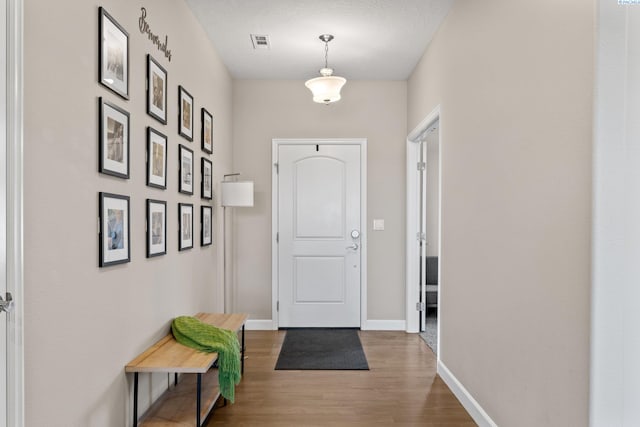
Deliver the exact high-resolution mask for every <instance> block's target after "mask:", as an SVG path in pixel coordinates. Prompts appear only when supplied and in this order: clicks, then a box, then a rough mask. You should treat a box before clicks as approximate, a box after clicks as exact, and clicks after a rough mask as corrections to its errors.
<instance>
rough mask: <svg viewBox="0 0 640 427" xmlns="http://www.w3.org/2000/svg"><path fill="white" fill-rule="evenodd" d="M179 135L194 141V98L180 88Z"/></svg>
mask: <svg viewBox="0 0 640 427" xmlns="http://www.w3.org/2000/svg"><path fill="white" fill-rule="evenodd" d="M178 134H179V135H180V136H183V137H184V138H186V139H187V140H189V141H193V96H191V94H190V93H189V92H187V90H186V89H185V88H184V87H182V86H178Z"/></svg>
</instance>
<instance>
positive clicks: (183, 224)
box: [178, 203, 193, 251]
mask: <svg viewBox="0 0 640 427" xmlns="http://www.w3.org/2000/svg"><path fill="white" fill-rule="evenodd" d="M191 248H193V204H191V203H178V250H179V251H184V250H187V249H191Z"/></svg>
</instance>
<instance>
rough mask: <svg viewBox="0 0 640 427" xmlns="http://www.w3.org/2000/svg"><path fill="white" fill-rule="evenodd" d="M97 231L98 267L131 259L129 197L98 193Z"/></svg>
mask: <svg viewBox="0 0 640 427" xmlns="http://www.w3.org/2000/svg"><path fill="white" fill-rule="evenodd" d="M98 196H99V205H100V206H99V215H98V217H99V221H100V231H99V233H98V240H99V245H100V248H99V252H100V259H99V260H98V264H99V265H100V267H107V266H109V265H115V264H122V263H125V262H129V261H131V250H130V241H129V236H130V233H129V197H128V196H121V195H118V194H111V193H102V192H100V193H99V195H98Z"/></svg>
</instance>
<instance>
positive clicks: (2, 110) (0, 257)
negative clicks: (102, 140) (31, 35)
mask: <svg viewBox="0 0 640 427" xmlns="http://www.w3.org/2000/svg"><path fill="white" fill-rule="evenodd" d="M0 22H3V23H4V22H7V2H6V0H0ZM0 58H2V60H0V63H1V64H3V65H4V64H6V63H7V62H6V61H7V33H6V30H5V27H4V26H3V30H2V31H0ZM0 129H1V132H0V164H2V168H1V169H0V170H2V171H3V172H4V171H5V170H6V164H7V70H6V67H4V66H2V67H0ZM6 224H7V180H6V174H5V173H0V297H2V298H3V299H4V298H5V295H6V292H7V228H6ZM7 348H8V346H7V314H6V313H2V312H0V427H6V426H7V422H8V420H7V416H6V414H7V407H8V405H7V397H8V396H7V378H8V376H7Z"/></svg>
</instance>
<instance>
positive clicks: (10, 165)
mask: <svg viewBox="0 0 640 427" xmlns="http://www.w3.org/2000/svg"><path fill="white" fill-rule="evenodd" d="M0 8H1V9H2V14H3V17H2V18H0V19H2V20H3V21H2V22H5V23H6V27H3V29H2V31H3V34H2V36H1V37H0V38H2V40H1V41H0V44H1V45H2V49H3V50H2V53H1V54H0V56H1V57H2V59H3V61H2V64H6V66H5V67H4V69H2V71H1V72H0V73H1V75H0V81H2V83H1V86H2V90H3V93H2V96H1V98H2V104H3V108H4V110H3V111H2V112H1V113H0V116H1V117H2V119H1V120H2V124H1V125H0V128H1V132H0V133H2V138H3V143H2V145H3V150H2V151H3V153H4V157H3V159H2V162H3V164H4V165H5V166H6V169H5V170H6V173H5V174H4V176H3V180H4V181H3V182H2V184H0V187H1V188H2V191H3V195H2V199H3V205H4V206H3V209H2V210H3V221H2V223H3V224H5V226H4V232H5V234H4V241H3V242H2V245H0V246H1V247H2V249H3V251H4V253H3V254H2V256H1V257H0V259H2V263H3V274H2V276H3V279H4V280H5V283H4V285H0V286H2V287H6V291H8V292H11V294H12V295H13V300H14V304H13V310H12V311H11V313H9V314H0V317H1V318H2V322H3V323H4V322H6V328H4V327H3V331H4V332H5V333H6V339H3V340H2V342H3V345H5V346H6V349H4V350H3V351H2V354H3V356H2V357H3V358H5V359H4V360H5V361H6V364H5V363H3V368H4V369H6V371H4V372H3V374H4V375H3V376H2V380H3V382H4V383H5V385H6V399H2V401H3V405H5V406H4V408H3V409H5V411H0V414H2V418H3V420H2V421H3V422H6V425H7V426H11V427H14V426H15V427H22V426H24V332H23V331H24V328H23V323H24V321H23V313H24V309H23V293H24V292H23V290H24V284H23V270H24V265H23V179H22V173H23V172H22V171H23V155H22V151H23V14H24V11H23V0H0ZM4 220H6V221H4ZM0 291H2V293H3V297H4V292H5V289H0ZM5 414H6V417H5ZM0 426H3V424H2V422H0Z"/></svg>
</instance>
